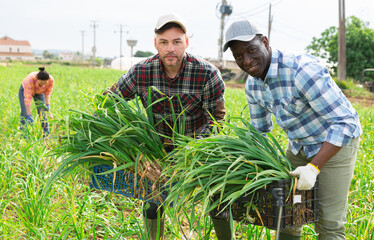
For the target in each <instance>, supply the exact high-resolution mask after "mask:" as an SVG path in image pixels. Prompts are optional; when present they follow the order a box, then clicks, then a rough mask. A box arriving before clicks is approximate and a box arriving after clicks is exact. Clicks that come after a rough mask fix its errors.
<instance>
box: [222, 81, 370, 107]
mask: <svg viewBox="0 0 374 240" xmlns="http://www.w3.org/2000/svg"><path fill="white" fill-rule="evenodd" d="M226 86H227V87H228V88H240V89H243V91H244V87H245V84H244V83H233V82H231V83H226ZM346 97H347V98H348V100H349V101H350V102H351V103H352V104H358V105H360V106H365V107H370V106H374V94H373V96H371V97H361V96H355V97H354V96H349V95H347V94H346Z"/></svg>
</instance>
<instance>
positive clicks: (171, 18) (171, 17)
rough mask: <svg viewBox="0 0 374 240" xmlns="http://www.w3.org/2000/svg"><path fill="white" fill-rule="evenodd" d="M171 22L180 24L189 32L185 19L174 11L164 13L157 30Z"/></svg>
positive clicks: (158, 22) (157, 24)
mask: <svg viewBox="0 0 374 240" xmlns="http://www.w3.org/2000/svg"><path fill="white" fill-rule="evenodd" d="M170 22H173V23H176V24H178V25H179V26H180V27H181V28H182V29H183V31H184V32H185V33H186V32H187V29H186V24H185V21H184V19H183V18H182V17H180V16H178V15H177V14H174V13H170V14H166V15H162V16H161V17H160V18H159V19H158V21H157V23H156V27H155V31H157V30H159V29H160V28H162V27H163V26H165V24H167V23H170Z"/></svg>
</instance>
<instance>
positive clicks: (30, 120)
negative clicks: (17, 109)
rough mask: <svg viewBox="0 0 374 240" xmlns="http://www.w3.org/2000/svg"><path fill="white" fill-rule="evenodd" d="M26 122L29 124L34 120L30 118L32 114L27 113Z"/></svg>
mask: <svg viewBox="0 0 374 240" xmlns="http://www.w3.org/2000/svg"><path fill="white" fill-rule="evenodd" d="M26 122H27V123H29V124H30V123H33V122H34V120H33V119H32V114H30V115H27V117H26Z"/></svg>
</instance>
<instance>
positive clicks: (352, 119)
mask: <svg viewBox="0 0 374 240" xmlns="http://www.w3.org/2000/svg"><path fill="white" fill-rule="evenodd" d="M245 93H246V98H247V101H248V106H249V110H250V116H251V123H252V124H253V126H254V127H255V128H256V129H258V130H259V131H261V132H270V131H271V130H272V128H273V123H272V114H274V116H275V119H276V122H277V124H278V125H279V126H280V127H281V128H282V129H283V130H284V131H285V132H286V133H287V136H288V138H289V140H290V144H291V150H292V152H293V153H294V154H297V153H298V152H299V151H300V150H301V149H303V150H304V151H305V153H306V155H307V157H312V156H314V155H315V154H316V153H317V152H318V151H319V149H320V148H321V146H322V143H323V142H324V141H326V142H329V143H331V144H333V145H336V146H339V147H342V146H344V145H346V144H348V143H349V142H350V141H351V140H352V139H353V138H356V137H359V136H360V135H361V133H362V129H361V125H360V121H359V117H358V114H357V112H356V110H355V109H354V108H353V107H352V105H351V103H350V102H349V101H348V100H347V98H346V97H345V96H344V94H343V93H342V91H341V90H340V89H339V87H338V86H337V85H336V83H335V82H334V80H333V79H332V78H331V76H330V74H329V72H328V70H327V68H325V67H324V65H323V64H322V63H321V62H320V61H319V60H318V59H317V58H315V57H313V56H311V55H308V54H303V55H294V54H286V53H284V52H282V51H279V50H276V49H272V50H271V64H270V67H269V70H268V73H267V75H266V77H265V79H264V80H262V79H260V78H253V77H251V76H249V77H248V79H247V82H246V89H245Z"/></svg>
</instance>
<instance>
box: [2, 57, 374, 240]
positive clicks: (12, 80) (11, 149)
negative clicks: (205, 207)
mask: <svg viewBox="0 0 374 240" xmlns="http://www.w3.org/2000/svg"><path fill="white" fill-rule="evenodd" d="M38 67H39V66H30V65H22V64H16V63H14V64H12V65H9V66H7V67H3V66H0V84H1V89H0V93H1V94H0V102H1V108H0V117H1V120H2V121H1V122H0V126H1V128H0V129H1V133H0V144H1V145H0V146H1V147H0V239H143V235H142V234H141V229H142V224H143V223H142V220H141V211H140V210H141V201H139V200H134V199H130V198H126V197H124V196H122V195H116V194H111V193H108V192H101V191H96V190H92V189H90V188H89V174H88V173H87V172H85V171H82V169H76V171H75V172H73V173H72V174H70V175H69V176H67V177H65V178H63V179H61V180H59V181H58V182H56V183H55V184H54V185H53V187H52V189H51V191H50V192H49V193H48V195H46V196H43V195H42V191H43V189H44V187H45V185H46V182H47V181H48V179H49V178H50V176H51V174H52V173H53V171H54V170H55V169H56V168H57V167H58V162H59V159H58V156H50V155H49V153H50V150H51V149H53V148H56V147H58V136H59V135H61V134H63V132H62V130H61V126H59V124H58V122H59V120H60V119H62V118H64V117H65V116H66V115H67V113H68V111H69V109H75V110H82V111H90V110H89V102H88V101H89V98H87V97H86V95H90V94H100V93H101V92H102V91H103V90H104V89H105V88H106V87H109V86H110V85H111V84H112V83H114V82H116V81H117V80H118V79H119V77H120V75H121V74H122V73H121V72H120V71H116V70H109V69H92V68H79V67H72V66H60V65H53V64H52V65H50V66H46V70H47V71H48V72H49V73H50V74H51V75H52V76H53V77H54V78H55V87H54V91H53V93H52V96H51V111H52V113H53V115H54V117H55V119H54V120H53V121H51V122H50V124H51V130H52V131H51V136H50V137H49V138H46V139H43V138H42V129H41V127H40V124H39V123H40V122H39V121H38V120H37V121H36V123H35V124H34V125H33V126H32V127H28V135H27V137H26V138H24V137H23V136H22V133H21V132H20V131H19V130H18V127H19V126H18V124H19V114H20V107H19V100H18V89H19V87H20V85H21V82H22V79H23V78H24V77H25V76H26V75H27V74H29V73H30V72H32V71H37V69H38ZM245 105H246V100H245V96H244V90H243V89H230V88H229V89H227V92H226V108H227V114H228V115H232V116H239V115H241V114H243V116H245V117H248V116H249V114H248V111H247V110H246V108H245ZM355 108H356V110H357V111H358V113H359V115H360V120H361V124H362V127H363V131H364V134H363V135H362V137H361V148H360V150H359V153H358V160H357V163H356V167H355V173H354V179H353V182H352V185H351V189H350V196H349V209H348V214H347V220H348V223H347V225H346V233H347V239H364V240H367V239H374V232H373V229H374V201H373V190H374V177H373V172H374V110H373V107H365V106H358V105H355ZM32 111H33V112H32V113H33V116H34V119H35V116H36V109H35V108H34V104H33V108H32ZM273 135H274V136H275V137H276V138H277V139H278V140H279V142H280V143H281V145H282V146H283V147H285V146H286V143H287V140H286V138H285V135H284V134H283V133H282V132H281V131H280V129H279V128H278V127H276V128H275V129H274V131H273ZM166 213H167V215H168V216H173V209H172V208H168V209H167V211H166ZM313 229H314V228H313V224H310V225H305V226H304V233H305V235H304V237H303V239H317V237H316V236H315V233H314V230H313ZM236 234H237V239H274V231H271V230H268V229H266V228H263V227H258V226H252V225H242V224H240V223H238V224H236ZM182 236H184V237H186V238H187V239H188V238H190V239H216V237H215V235H214V231H213V230H212V225H211V222H210V220H209V218H204V217H200V216H198V215H197V216H196V218H194V219H191V218H189V217H187V216H186V217H185V218H184V219H179V220H178V221H177V220H175V219H173V218H171V217H170V219H168V220H167V221H166V239H182Z"/></svg>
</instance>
